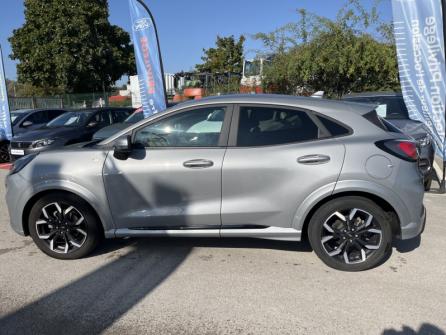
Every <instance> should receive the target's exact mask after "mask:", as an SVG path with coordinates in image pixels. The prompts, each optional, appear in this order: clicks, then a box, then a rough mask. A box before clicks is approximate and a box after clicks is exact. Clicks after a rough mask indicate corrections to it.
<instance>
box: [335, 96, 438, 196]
mask: <svg viewBox="0 0 446 335" xmlns="http://www.w3.org/2000/svg"><path fill="white" fill-rule="evenodd" d="M343 100H346V101H351V102H359V103H368V104H374V105H376V106H377V107H376V111H377V113H378V114H379V115H380V116H381V117H382V118H384V119H386V120H387V121H389V122H390V123H392V124H393V125H394V126H395V127H397V128H398V129H400V130H401V131H402V132H403V133H405V134H407V135H409V136H411V137H413V138H414V139H415V140H416V141H417V142H418V147H419V148H420V157H421V161H420V165H421V167H422V168H423V169H425V170H430V171H431V172H429V173H427V174H426V176H425V181H424V186H425V189H426V190H429V189H430V187H431V184H432V179H433V171H432V166H433V163H434V158H435V144H434V142H433V140H432V136H431V135H430V131H429V129H428V128H427V126H426V125H425V124H424V123H423V122H420V121H416V120H412V119H411V118H410V117H409V112H408V110H407V107H406V104H405V102H404V98H403V95H402V94H401V93H394V92H391V93H380V92H378V93H376V92H374V93H360V94H351V95H347V96H344V97H343Z"/></svg>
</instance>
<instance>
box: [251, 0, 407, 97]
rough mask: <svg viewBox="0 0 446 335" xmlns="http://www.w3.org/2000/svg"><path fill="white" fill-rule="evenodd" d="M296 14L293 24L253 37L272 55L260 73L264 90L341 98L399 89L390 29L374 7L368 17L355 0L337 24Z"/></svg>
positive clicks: (300, 13) (344, 10) (341, 14)
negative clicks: (366, 92) (308, 92)
mask: <svg viewBox="0 0 446 335" xmlns="http://www.w3.org/2000/svg"><path fill="white" fill-rule="evenodd" d="M299 15H300V19H299V21H298V22H297V23H295V24H289V25H287V26H285V27H282V28H280V29H278V30H276V31H274V32H272V33H270V34H263V33H259V34H256V35H255V36H254V37H255V38H256V39H260V40H261V41H262V42H263V44H264V45H265V47H266V48H268V49H269V51H270V52H272V53H273V54H274V58H273V60H272V62H271V64H270V65H269V66H268V67H267V68H266V69H265V72H264V78H263V85H264V86H265V89H266V90H268V89H269V90H270V91H271V90H274V91H275V92H280V93H286V94H296V93H299V91H305V90H307V91H313V92H314V91H319V90H321V91H325V93H326V94H327V95H328V96H329V97H336V98H340V97H342V96H343V95H344V94H347V93H350V92H361V91H369V90H394V89H397V88H398V87H399V78H398V64H397V58H396V49H395V46H394V43H393V39H392V34H391V25H389V24H383V23H381V22H379V15H378V10H377V7H373V8H372V9H371V11H370V12H367V11H366V10H365V9H364V8H363V7H362V6H361V4H360V2H359V1H358V0H350V1H349V2H348V4H347V5H346V6H345V7H344V8H342V9H341V10H340V12H339V13H338V15H337V18H336V19H335V20H329V19H327V18H323V17H320V16H316V15H314V14H309V13H307V12H306V11H305V10H299ZM373 32H374V33H373Z"/></svg>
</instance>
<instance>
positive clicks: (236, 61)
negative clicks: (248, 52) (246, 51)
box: [196, 35, 245, 74]
mask: <svg viewBox="0 0 446 335" xmlns="http://www.w3.org/2000/svg"><path fill="white" fill-rule="evenodd" d="M244 43H245V37H244V36H243V35H242V36H240V37H239V39H238V41H236V40H235V38H234V36H229V37H220V36H217V41H216V42H215V44H216V47H215V48H209V49H203V52H204V56H203V57H201V59H202V61H203V64H197V65H196V70H197V71H198V72H209V73H215V74H217V73H220V74H222V73H228V72H230V73H237V74H241V73H242V71H243V45H244Z"/></svg>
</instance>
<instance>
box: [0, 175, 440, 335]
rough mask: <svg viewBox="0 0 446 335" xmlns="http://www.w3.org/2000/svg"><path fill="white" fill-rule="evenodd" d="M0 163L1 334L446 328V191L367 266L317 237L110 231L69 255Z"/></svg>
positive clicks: (390, 333)
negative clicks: (50, 252) (418, 226)
mask: <svg viewBox="0 0 446 335" xmlns="http://www.w3.org/2000/svg"><path fill="white" fill-rule="evenodd" d="M5 175H6V172H5V171H1V170H0V334H1V335H4V334H99V333H105V334H386V335H396V334H433V335H436V334H445V331H446V257H445V254H446V219H445V218H446V197H445V196H442V195H438V194H427V195H426V200H425V204H426V206H427V209H428V221H427V225H426V230H425V233H424V234H423V236H422V238H421V239H420V238H419V239H414V240H411V241H406V242H399V243H395V247H394V248H393V252H392V255H391V257H390V259H389V260H388V261H387V262H386V263H384V264H383V265H381V266H380V267H378V268H375V269H373V270H370V271H366V272H361V273H345V272H339V271H335V270H332V269H330V268H328V267H326V266H325V265H324V264H322V263H321V262H320V261H319V259H318V258H317V257H316V255H315V254H314V253H313V252H312V251H311V248H310V247H309V246H308V244H306V243H291V242H275V241H266V240H251V239H240V240H237V239H230V240H219V239H196V238H194V239H127V240H108V241H105V243H103V244H102V245H101V247H100V248H99V249H98V250H96V252H95V253H94V254H93V255H92V256H91V257H88V258H86V259H81V260H76V261H60V260H55V259H51V258H49V257H47V256H45V255H44V254H43V253H41V252H40V251H39V250H38V249H37V248H36V247H35V246H34V245H33V243H32V241H31V239H30V238H23V237H20V236H18V235H16V234H15V233H14V232H13V231H12V230H11V228H10V227H9V221H8V220H9V219H8V213H7V210H6V206H5V203H4V200H3V199H4V176H5Z"/></svg>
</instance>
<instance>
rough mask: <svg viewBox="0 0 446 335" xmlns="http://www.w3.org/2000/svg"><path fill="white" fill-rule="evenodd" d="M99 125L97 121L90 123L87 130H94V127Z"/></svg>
mask: <svg viewBox="0 0 446 335" xmlns="http://www.w3.org/2000/svg"><path fill="white" fill-rule="evenodd" d="M98 124H99V123H98V122H97V121H90V122H89V123H88V124H87V128H94V127H96V126H97V125H98Z"/></svg>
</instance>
